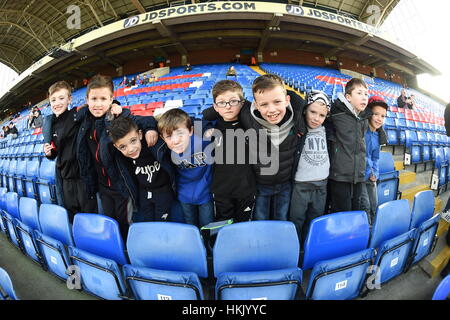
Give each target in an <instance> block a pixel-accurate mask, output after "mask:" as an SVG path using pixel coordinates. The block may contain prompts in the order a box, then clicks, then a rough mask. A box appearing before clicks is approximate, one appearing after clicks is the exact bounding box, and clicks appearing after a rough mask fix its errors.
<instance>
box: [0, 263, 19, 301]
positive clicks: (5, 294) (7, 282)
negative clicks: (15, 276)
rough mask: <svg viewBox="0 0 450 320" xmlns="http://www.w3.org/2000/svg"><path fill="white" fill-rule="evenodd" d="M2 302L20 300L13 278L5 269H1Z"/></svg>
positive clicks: (0, 291) (0, 287) (0, 296)
mask: <svg viewBox="0 0 450 320" xmlns="http://www.w3.org/2000/svg"><path fill="white" fill-rule="evenodd" d="M0 300H19V298H18V297H17V294H16V292H15V290H14V287H13V284H12V281H11V278H10V277H9V275H8V273H7V272H6V270H5V269H2V268H0Z"/></svg>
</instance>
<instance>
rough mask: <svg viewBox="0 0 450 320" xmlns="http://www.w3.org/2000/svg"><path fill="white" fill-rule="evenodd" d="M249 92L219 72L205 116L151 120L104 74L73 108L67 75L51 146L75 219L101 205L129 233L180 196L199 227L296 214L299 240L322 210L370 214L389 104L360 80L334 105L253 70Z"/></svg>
mask: <svg viewBox="0 0 450 320" xmlns="http://www.w3.org/2000/svg"><path fill="white" fill-rule="evenodd" d="M252 91H253V98H254V102H253V103H251V102H249V101H248V100H246V99H245V97H244V94H243V89H242V87H241V85H240V84H239V83H237V82H236V81H232V80H222V81H219V82H217V83H216V84H215V86H214V88H213V90H212V93H211V94H212V96H213V101H214V102H213V106H212V107H210V108H207V109H205V110H204V111H203V119H202V120H198V119H193V118H191V117H190V116H189V115H188V114H187V113H185V112H184V111H182V110H181V109H171V110H168V111H166V112H164V113H163V114H162V115H160V116H158V117H157V119H155V118H154V117H139V116H133V115H131V114H130V111H129V110H128V109H122V108H121V107H120V105H119V104H118V102H117V101H114V100H113V95H114V87H113V84H112V81H111V78H109V77H106V76H101V75H97V76H94V77H93V78H92V79H91V80H90V82H89V84H88V86H87V91H86V95H87V96H86V100H87V106H83V107H81V108H79V109H78V110H77V109H71V110H68V106H69V105H70V103H71V88H70V86H69V85H68V84H67V83H66V82H64V81H61V82H57V83H55V84H54V85H52V86H51V87H50V89H49V100H50V105H51V108H52V111H53V114H52V115H50V116H48V117H47V118H46V121H45V125H44V130H43V131H44V139H45V144H44V152H45V155H46V156H47V157H48V158H50V159H52V158H56V159H57V160H56V172H57V187H58V190H60V192H59V193H60V196H61V198H62V199H61V201H62V203H63V205H64V206H65V207H66V209H67V210H68V212H69V213H70V215H71V218H73V215H74V214H76V213H77V212H97V207H98V206H99V205H100V204H101V207H102V208H103V211H104V214H106V215H108V216H110V217H113V218H114V219H116V220H117V221H118V223H119V226H120V228H121V232H122V235H123V236H124V237H126V235H127V230H128V226H129V223H131V222H132V221H134V222H136V221H167V220H170V215H171V210H172V206H173V204H174V203H175V202H176V201H178V202H179V203H180V205H181V208H182V211H183V217H184V220H185V222H186V223H190V224H193V225H196V226H198V227H201V226H204V225H207V224H209V223H211V222H214V221H222V220H228V219H233V220H234V222H240V221H248V220H269V219H274V220H291V221H292V222H293V223H294V224H295V226H296V228H297V232H298V235H299V239H300V240H301V241H302V239H304V238H305V235H306V233H307V228H308V225H309V223H310V222H311V221H312V220H313V219H314V218H316V217H318V216H320V215H322V214H324V213H327V212H340V211H350V210H366V211H367V213H368V214H369V215H373V212H374V211H375V208H376V203H377V200H376V180H377V178H378V165H377V162H378V157H379V150H380V143H381V144H383V142H384V141H385V134H384V131H383V130H382V125H383V120H384V117H385V116H386V112H387V104H386V103H385V102H384V101H383V100H382V99H381V98H379V97H372V98H371V99H370V100H369V99H368V87H367V85H366V84H365V83H364V81H362V80H359V79H352V80H351V81H350V82H348V83H347V85H346V89H345V94H342V95H340V96H339V97H338V99H337V100H336V101H334V102H333V104H331V102H330V100H329V97H328V96H327V95H326V94H325V93H323V92H320V91H313V92H311V93H310V94H308V95H307V97H306V100H304V99H302V98H301V97H300V96H299V95H297V94H296V93H295V92H293V91H289V90H286V88H285V85H284V83H283V80H282V79H281V78H280V77H278V76H276V75H273V74H267V75H262V76H260V77H258V78H257V79H256V80H255V81H254V82H253V86H252ZM367 107H368V108H367ZM383 139H384V140H383ZM97 193H98V195H99V198H98V199H99V201H100V202H101V203H97V197H96V194H97ZM329 207H330V210H328V208H329ZM133 212H134V215H132V213H133Z"/></svg>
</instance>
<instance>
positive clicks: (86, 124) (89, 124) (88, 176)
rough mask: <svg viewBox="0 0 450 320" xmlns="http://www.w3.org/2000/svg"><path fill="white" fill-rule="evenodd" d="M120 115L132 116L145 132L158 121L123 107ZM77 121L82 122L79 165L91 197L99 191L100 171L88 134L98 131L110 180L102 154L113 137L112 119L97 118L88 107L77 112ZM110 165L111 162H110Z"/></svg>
mask: <svg viewBox="0 0 450 320" xmlns="http://www.w3.org/2000/svg"><path fill="white" fill-rule="evenodd" d="M120 117H130V118H132V119H133V120H134V121H135V122H136V123H137V124H138V126H139V128H140V129H142V131H143V133H144V134H145V133H146V132H147V131H148V130H155V129H156V122H155V121H154V119H153V117H138V116H133V115H131V113H130V110H128V109H123V110H122V113H121V114H120ZM77 121H79V122H81V124H80V129H79V130H78V135H77V140H76V152H77V159H78V165H79V167H80V176H81V179H83V180H84V182H85V184H86V188H87V193H88V196H89V197H93V196H95V194H96V192H97V191H98V173H97V170H96V165H95V163H94V161H96V159H93V158H92V156H91V153H90V150H89V146H88V139H89V137H88V135H89V133H90V132H92V131H93V130H95V131H96V136H97V137H98V138H97V139H98V144H99V148H98V150H99V154H100V159H99V160H100V166H101V167H102V168H103V169H104V171H105V172H106V175H107V178H108V179H109V180H110V178H111V176H108V172H109V170H108V169H110V168H106V164H105V163H101V161H102V159H101V154H103V153H104V152H106V151H105V150H106V149H105V148H108V144H109V143H110V142H111V138H110V137H109V135H108V131H107V129H108V127H109V126H110V121H108V120H107V119H106V117H102V118H99V119H96V118H95V117H94V116H92V114H91V113H90V112H89V109H88V108H82V109H80V110H79V111H78V112H77ZM108 165H109V163H108ZM110 182H111V188H113V189H116V185H115V184H113V182H112V181H110Z"/></svg>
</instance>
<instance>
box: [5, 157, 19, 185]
mask: <svg viewBox="0 0 450 320" xmlns="http://www.w3.org/2000/svg"><path fill="white" fill-rule="evenodd" d="M16 169H17V160H15V159H14V160H11V161H10V162H9V168H8V175H7V178H8V191H9V192H16V184H15V182H14V179H15V177H16Z"/></svg>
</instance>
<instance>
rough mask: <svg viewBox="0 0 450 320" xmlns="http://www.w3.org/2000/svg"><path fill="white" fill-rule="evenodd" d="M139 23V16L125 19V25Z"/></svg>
mask: <svg viewBox="0 0 450 320" xmlns="http://www.w3.org/2000/svg"><path fill="white" fill-rule="evenodd" d="M138 23H139V16H134V17H131V18H128V19H126V20H125V22H124V24H123V27H124V28H129V27H132V26H134V25H136V24H138Z"/></svg>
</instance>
